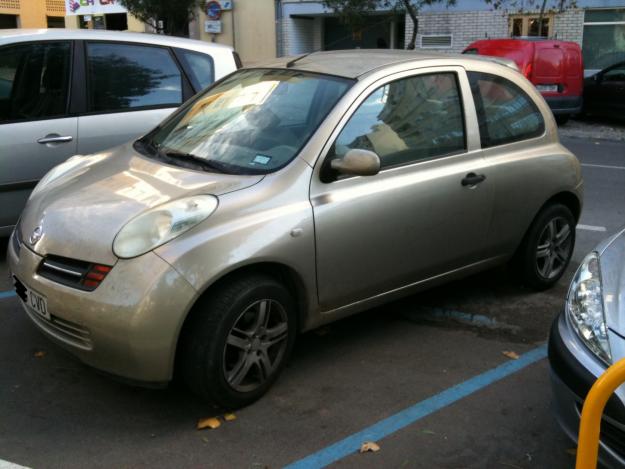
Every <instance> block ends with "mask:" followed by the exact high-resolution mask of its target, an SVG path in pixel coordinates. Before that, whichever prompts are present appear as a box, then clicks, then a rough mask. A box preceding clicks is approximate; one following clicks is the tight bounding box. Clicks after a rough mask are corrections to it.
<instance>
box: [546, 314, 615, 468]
mask: <svg viewBox="0 0 625 469" xmlns="http://www.w3.org/2000/svg"><path fill="white" fill-rule="evenodd" d="M549 363H550V365H551V385H552V391H553V395H554V408H555V412H556V417H557V419H558V422H559V423H560V425H561V426H562V428H563V430H564V432H565V433H566V434H567V435H568V436H569V437H570V438H571V439H572V440H573V441H575V442H577V436H578V431H579V421H580V415H581V409H582V404H583V401H584V399H585V398H586V395H587V394H588V391H590V388H591V387H592V385H593V384H594V382H595V381H596V379H597V378H598V377H599V376H600V375H601V374H602V373H603V371H605V365H603V364H602V363H601V362H600V361H599V360H598V359H597V358H596V357H595V356H594V355H593V354H592V352H590V351H589V350H588V349H587V348H586V346H585V345H584V344H583V343H582V342H581V341H580V340H579V338H578V337H577V334H576V333H575V331H573V330H572V328H571V326H570V325H569V324H568V323H567V321H566V317H565V314H564V312H562V313H561V314H560V315H559V316H558V318H556V320H555V321H554V323H553V326H552V327H551V334H550V336H549ZM623 391H624V390H623V387H621V388H619V389H618V390H617V391H616V393H615V394H614V395H613V396H612V397H611V398H610V400H609V402H608V405H607V406H606V408H605V411H604V416H603V420H602V424H601V441H600V449H599V460H600V461H601V462H602V463H603V464H605V465H606V466H607V467H625V393H624V392H623Z"/></svg>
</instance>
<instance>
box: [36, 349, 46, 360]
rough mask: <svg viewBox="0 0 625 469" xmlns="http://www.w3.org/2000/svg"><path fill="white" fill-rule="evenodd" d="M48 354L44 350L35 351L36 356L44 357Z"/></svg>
mask: <svg viewBox="0 0 625 469" xmlns="http://www.w3.org/2000/svg"><path fill="white" fill-rule="evenodd" d="M45 356H46V352H44V351H43V350H39V351H38V352H35V358H43V357H45Z"/></svg>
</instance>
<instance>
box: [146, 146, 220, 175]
mask: <svg viewBox="0 0 625 469" xmlns="http://www.w3.org/2000/svg"><path fill="white" fill-rule="evenodd" d="M158 153H159V155H160V156H161V157H162V158H163V159H165V160H167V159H170V160H178V161H183V162H186V163H191V165H192V166H196V167H200V168H201V169H204V170H209V171H213V172H215V173H223V172H225V171H223V169H221V168H220V167H216V166H215V165H213V164H212V163H211V162H210V161H209V160H205V159H204V158H200V157H199V156H195V155H193V154H191V153H184V152H181V151H176V150H169V149H167V150H165V149H160V150H159V151H158Z"/></svg>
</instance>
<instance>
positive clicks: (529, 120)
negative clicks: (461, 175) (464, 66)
mask: <svg viewBox="0 0 625 469" xmlns="http://www.w3.org/2000/svg"><path fill="white" fill-rule="evenodd" d="M468 76H469V81H470V83H471V91H472V93H473V100H474V102H475V108H476V110H477V117H478V121H479V126H480V139H481V141H482V148H488V147H493V146H496V145H503V144H506V143H513V142H518V141H520V140H526V139H530V138H534V137H539V136H540V135H542V134H543V132H544V131H545V122H544V120H543V116H542V114H541V113H540V111H539V110H538V107H537V106H536V104H534V101H532V99H531V98H530V97H529V96H528V95H527V94H525V92H524V91H523V90H521V88H519V87H518V86H517V85H515V84H514V83H512V82H511V81H510V80H506V79H505V78H502V77H500V76H496V75H490V74H488V73H479V72H468Z"/></svg>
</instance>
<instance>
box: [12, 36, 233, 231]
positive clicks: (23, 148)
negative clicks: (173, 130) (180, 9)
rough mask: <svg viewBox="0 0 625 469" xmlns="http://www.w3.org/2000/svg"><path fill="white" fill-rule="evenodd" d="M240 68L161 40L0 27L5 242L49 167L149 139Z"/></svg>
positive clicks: (190, 45)
mask: <svg viewBox="0 0 625 469" xmlns="http://www.w3.org/2000/svg"><path fill="white" fill-rule="evenodd" d="M239 64H240V62H239V60H238V57H237V56H236V53H234V52H233V50H232V48H230V47H228V46H223V45H218V44H212V43H207V42H202V41H194V40H190V39H181V38H174V37H169V36H162V35H157V34H140V33H126V32H114V31H93V30H64V29H50V30H41V29H38V30H27V29H11V30H0V207H2V210H0V237H1V236H8V235H9V234H10V232H11V229H12V227H13V225H15V223H16V222H17V219H18V217H19V215H20V212H21V211H22V208H23V207H24V204H25V203H26V199H27V198H28V195H29V194H30V192H31V190H32V188H33V187H35V185H36V184H37V182H38V181H39V179H41V177H42V176H43V175H44V174H45V173H47V172H48V170H50V168H52V167H53V166H56V165H57V164H59V163H61V162H62V161H64V160H66V159H67V158H69V157H70V156H72V155H75V154H90V153H95V152H98V151H101V150H105V149H107V148H110V147H113V146H116V145H119V144H122V143H126V142H128V141H130V140H132V139H134V138H136V137H138V136H140V135H142V134H144V133H145V132H147V131H148V130H150V129H152V128H154V127H155V126H156V125H158V124H159V123H160V122H161V121H162V120H163V119H164V118H165V117H167V116H168V115H169V114H170V113H171V112H172V111H173V110H174V109H175V108H177V107H178V106H179V105H180V104H182V103H183V102H184V101H186V100H187V99H189V98H190V97H191V96H193V95H194V94H196V93H197V92H199V91H200V90H202V89H204V88H205V87H207V86H208V85H210V84H211V83H213V82H214V81H216V80H218V79H220V78H222V77H223V76H225V75H228V74H229V73H231V72H233V71H235V70H236V69H237V68H238V66H239Z"/></svg>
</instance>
